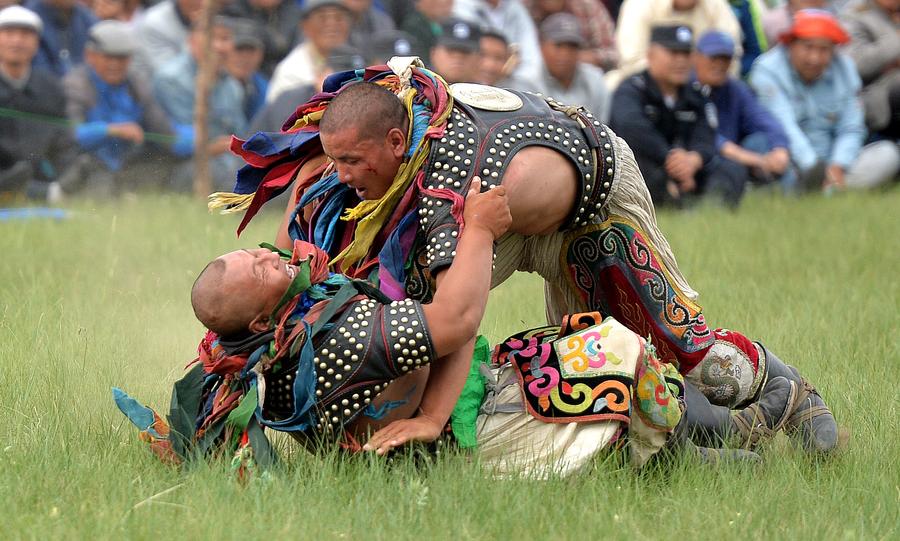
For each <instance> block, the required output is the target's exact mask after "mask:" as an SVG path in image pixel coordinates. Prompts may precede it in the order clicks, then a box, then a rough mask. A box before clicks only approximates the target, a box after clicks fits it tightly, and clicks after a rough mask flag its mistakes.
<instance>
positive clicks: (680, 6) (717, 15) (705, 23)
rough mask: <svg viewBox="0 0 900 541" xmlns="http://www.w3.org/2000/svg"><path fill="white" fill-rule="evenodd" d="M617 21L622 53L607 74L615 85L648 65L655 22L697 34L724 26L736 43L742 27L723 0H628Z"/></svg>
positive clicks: (617, 42)
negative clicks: (679, 27) (649, 46)
mask: <svg viewBox="0 0 900 541" xmlns="http://www.w3.org/2000/svg"><path fill="white" fill-rule="evenodd" d="M618 21H619V22H618V26H617V27H616V44H617V45H618V48H619V55H620V57H619V69H618V70H616V71H615V72H612V73H607V74H606V82H607V84H608V85H609V86H610V88H615V87H616V85H618V84H619V82H620V81H622V80H624V79H625V78H626V77H628V76H629V75H632V74H634V73H637V72H639V71H642V70H643V69H644V68H646V66H647V46H648V44H649V43H650V39H649V37H650V29H651V28H652V27H654V26H657V25H673V24H677V25H683V26H687V27H688V28H690V29H691V31H693V32H694V33H696V34H697V35H700V34H703V33H704V32H706V31H707V30H713V29H716V30H722V31H723V32H726V33H727V34H728V35H730V36H731V37H732V38H733V39H734V41H735V43H740V41H741V27H740V25H739V24H738V20H737V18H735V16H734V13H733V12H732V11H731V7H730V6H729V5H728V2H726V1H724V0H626V1H625V2H624V3H623V4H622V10H621V12H620V13H619V20H618ZM741 54H742V51H737V52H736V56H738V57H740V56H741ZM736 69H737V65H735V70H736ZM734 73H737V71H735V72H734Z"/></svg>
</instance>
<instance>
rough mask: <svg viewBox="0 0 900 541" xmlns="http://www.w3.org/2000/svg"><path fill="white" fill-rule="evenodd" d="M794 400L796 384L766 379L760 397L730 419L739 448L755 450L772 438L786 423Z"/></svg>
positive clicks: (782, 379)
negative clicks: (738, 439)
mask: <svg viewBox="0 0 900 541" xmlns="http://www.w3.org/2000/svg"><path fill="white" fill-rule="evenodd" d="M796 397H797V385H796V384H795V383H794V382H793V381H789V380H788V379H786V378H783V377H780V376H779V377H775V378H771V379H769V381H768V382H767V383H766V386H765V387H763V389H762V392H761V393H760V394H759V398H757V400H756V401H755V402H753V403H752V404H750V405H749V406H747V407H746V408H744V409H742V410H738V411H736V412H734V414H733V415H732V417H731V421H732V423H734V428H735V430H736V432H737V433H738V434H739V435H740V443H741V447H744V448H752V447H755V446H756V444H757V443H759V440H760V439H762V438H771V437H772V436H774V435H775V433H776V432H778V431H779V430H780V429H781V428H782V427H783V426H784V424H785V423H786V422H787V420H788V416H789V415H790V413H791V408H792V406H793V405H794V402H795V400H796Z"/></svg>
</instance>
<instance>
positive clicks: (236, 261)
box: [219, 248, 298, 318]
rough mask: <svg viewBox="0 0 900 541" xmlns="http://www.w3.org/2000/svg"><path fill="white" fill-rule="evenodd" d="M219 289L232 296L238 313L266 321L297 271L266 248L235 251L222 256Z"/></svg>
mask: <svg viewBox="0 0 900 541" xmlns="http://www.w3.org/2000/svg"><path fill="white" fill-rule="evenodd" d="M219 259H221V260H223V261H225V265H226V266H225V276H224V277H223V282H224V283H223V284H222V287H225V288H227V290H228V291H229V292H233V294H234V296H235V297H236V299H235V300H236V301H237V302H238V307H237V308H235V309H238V310H240V312H241V313H246V314H249V315H250V317H251V318H253V317H256V316H263V317H265V318H268V316H269V314H271V313H272V310H274V309H275V306H276V305H277V304H278V301H279V300H281V297H282V296H283V295H284V293H285V292H286V291H287V290H288V287H289V286H290V285H291V281H293V279H294V277H295V276H296V275H297V272H298V269H297V267H296V266H294V265H290V264H288V263H287V262H285V261H284V260H283V259H281V257H280V256H279V255H278V254H276V253H275V252H272V251H271V250H267V249H265V248H258V249H255V250H238V251H236V252H231V253H228V254H225V255H223V256H222V257H220V258H219Z"/></svg>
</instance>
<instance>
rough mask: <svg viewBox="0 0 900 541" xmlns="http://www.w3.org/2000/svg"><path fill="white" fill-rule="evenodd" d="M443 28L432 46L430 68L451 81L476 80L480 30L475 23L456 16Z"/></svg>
mask: <svg viewBox="0 0 900 541" xmlns="http://www.w3.org/2000/svg"><path fill="white" fill-rule="evenodd" d="M442 29H443V31H442V33H441V36H440V37H439V38H438V40H437V43H435V45H434V47H432V49H431V55H430V56H431V65H430V66H429V67H430V68H431V69H432V70H434V71H435V72H437V73H438V74H439V75H440V76H441V77H443V78H444V79H445V80H446V81H447V82H448V83H451V84H452V83H474V82H476V81H478V72H479V67H480V66H479V53H480V47H481V44H480V43H479V40H480V39H481V32H480V31H479V30H478V28H476V27H475V25H474V24H471V23H468V22H466V21H463V20H462V19H455V18H450V19H447V21H445V22H444V24H443V25H442Z"/></svg>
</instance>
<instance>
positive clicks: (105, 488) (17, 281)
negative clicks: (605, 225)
mask: <svg viewBox="0 0 900 541" xmlns="http://www.w3.org/2000/svg"><path fill="white" fill-rule="evenodd" d="M73 212H74V214H73V217H72V218H71V219H69V220H66V221H62V222H38V221H35V222H19V223H2V224H0V230H2V236H0V254H2V255H0V261H2V263H0V337H2V340H0V527H2V528H0V537H2V538H6V539H20V538H35V539H47V538H52V539H84V538H94V537H99V538H122V537H124V538H136V539H149V538H159V537H163V538H167V537H171V538H179V539H181V538H184V539H237V538H240V539H275V538H279V537H290V538H294V539H311V540H315V539H416V538H419V539H432V538H435V539H491V540H493V539H499V540H506V539H582V540H593V539H604V538H606V539H666V538H669V539H694V538H702V539H898V538H900V437H898V431H900V423H898V416H900V408H898V402H900V401H898V385H900V378H898V375H897V374H898V371H900V278H898V269H900V241H898V234H900V190H897V189H894V190H892V191H890V192H879V193H873V194H847V195H844V196H841V197H834V198H829V199H824V198H819V197H810V198H808V199H804V200H785V199H783V198H780V197H774V196H770V195H767V194H759V193H756V194H752V196H751V197H750V198H749V199H748V200H747V201H746V203H745V204H744V206H743V207H742V208H741V209H740V211H739V212H738V213H736V214H730V213H727V212H725V211H722V210H719V209H715V208H704V209H700V210H697V211H694V212H690V213H682V214H674V213H665V214H663V215H662V216H661V222H662V227H663V230H664V231H665V232H666V233H667V236H668V238H669V241H670V242H671V244H672V246H673V248H674V249H675V252H676V254H677V255H678V258H679V262H680V264H681V266H682V269H683V271H684V273H685V274H686V275H687V276H688V278H689V280H690V281H691V283H692V285H693V286H694V287H695V288H696V289H698V290H699V291H700V292H701V293H702V297H701V300H702V301H703V304H704V307H705V309H706V314H707V320H708V322H709V323H710V325H711V326H722V327H730V328H734V329H738V330H741V331H743V332H744V333H746V334H747V335H749V336H751V337H754V338H759V339H761V340H763V341H764V342H765V344H766V345H767V346H768V347H770V348H771V349H772V350H773V351H775V352H776V353H777V354H778V355H779V356H781V357H782V358H784V359H785V360H787V361H789V362H791V363H793V364H796V365H797V366H799V367H800V369H801V371H802V372H803V373H804V374H806V375H807V376H808V377H809V379H811V380H812V381H813V382H814V383H815V384H817V385H818V387H819V388H820V390H821V391H822V393H823V395H824V396H825V397H826V399H827V400H828V402H829V404H830V405H831V406H832V409H833V410H834V412H835V416H836V417H837V418H838V421H839V423H840V424H842V425H844V426H846V427H848V428H849V429H850V431H851V432H852V437H851V440H850V444H849V447H848V448H847V449H846V451H845V452H843V453H842V454H841V455H839V456H836V457H832V458H830V459H828V460H814V459H811V458H810V457H807V456H805V455H804V454H803V453H801V452H799V451H797V450H795V449H794V448H793V447H792V445H791V444H790V442H789V441H788V440H787V439H786V438H784V437H783V436H781V437H779V439H777V440H776V441H774V442H772V443H771V444H770V445H769V446H768V447H766V448H764V449H763V452H764V455H765V459H766V460H765V463H764V464H763V465H762V466H760V467H756V468H752V467H747V466H729V467H721V468H712V467H707V466H701V465H698V464H694V463H693V462H691V461H689V460H686V459H679V460H676V461H675V462H674V463H672V464H671V465H669V466H668V467H665V468H653V469H650V470H647V471H643V472H641V473H640V474H636V473H634V472H633V471H631V470H630V469H628V468H624V467H621V466H619V465H618V463H617V462H616V461H614V460H613V461H605V462H600V463H597V464H596V466H595V468H594V469H593V470H592V471H591V472H588V473H586V474H584V475H580V476H577V477H574V478H570V479H565V480H551V481H545V482H534V481H526V480H513V481H496V480H491V479H490V478H489V476H487V475H486V474H485V473H484V472H483V471H481V470H480V469H479V468H478V465H477V460H475V459H472V458H470V457H466V456H463V455H458V454H453V453H450V454H445V455H443V456H441V457H439V458H438V459H437V460H436V461H435V462H433V463H431V464H426V465H423V466H421V467H417V466H416V465H415V464H414V463H413V461H411V460H408V459H398V460H396V461H395V462H394V463H392V464H385V463H384V462H383V461H382V460H380V459H378V458H376V457H371V456H367V457H358V458H354V459H346V458H343V457H340V456H338V455H335V454H332V455H328V456H325V457H312V456H309V455H306V454H305V453H303V452H299V451H297V450H295V449H291V446H290V443H289V442H288V441H286V440H284V439H279V440H278V446H279V448H280V449H281V451H282V455H283V456H284V457H285V459H286V460H285V461H284V464H283V466H282V468H281V469H280V470H277V471H275V472H274V475H272V476H271V477H270V478H268V479H256V480H254V481H253V482H251V483H250V484H249V485H247V486H241V485H240V484H238V483H237V482H235V480H234V479H233V478H232V477H231V476H230V475H229V471H228V466H227V465H226V464H213V465H210V466H208V467H200V468H196V469H194V470H191V471H180V470H176V469H173V468H170V467H167V466H164V465H162V464H161V463H159V462H158V461H157V460H156V459H155V458H154V457H153V456H152V455H151V454H150V453H149V451H148V450H147V449H146V448H145V446H144V444H143V443H141V442H140V441H138V440H137V437H136V436H137V434H136V430H134V429H133V427H132V426H131V425H130V424H128V423H127V422H126V421H125V420H124V417H123V416H121V415H120V414H119V412H118V410H117V409H116V408H115V406H114V405H113V402H112V400H111V396H110V387H112V386H119V387H122V388H124V389H126V390H127V391H128V392H129V393H130V394H132V395H133V396H135V397H136V398H138V399H140V400H142V401H143V402H144V403H147V404H150V405H153V406H155V407H157V409H159V410H161V411H165V410H166V409H167V407H168V397H169V392H170V390H171V385H172V383H173V382H174V381H175V380H176V379H178V378H179V377H180V374H181V373H182V368H183V367H184V365H185V363H186V362H187V361H189V360H191V359H192V358H193V355H194V353H195V348H196V344H197V342H198V341H199V339H200V338H201V332H202V329H201V328H200V325H199V324H198V323H197V322H196V321H194V320H193V316H192V313H191V309H190V305H189V289H190V285H191V283H192V281H193V278H194V276H195V275H196V274H197V272H199V270H200V269H201V268H202V267H203V265H204V264H205V263H206V262H207V261H208V260H209V259H211V258H212V257H214V256H216V255H219V254H220V253H223V252H225V251H228V250H230V249H234V248H237V247H245V246H250V245H253V244H255V243H257V242H260V241H264V240H271V239H272V237H273V236H274V231H275V228H276V225H277V222H278V216H277V215H274V214H272V215H267V216H262V217H260V218H258V219H257V220H255V221H254V223H253V225H252V226H251V227H250V228H249V230H248V231H247V232H245V233H244V235H243V237H242V239H240V240H238V239H236V238H235V235H234V229H235V226H236V224H237V220H236V219H235V218H234V217H221V216H210V215H208V214H207V213H206V212H205V210H204V208H203V206H202V204H200V203H198V202H195V201H192V200H189V199H186V198H178V197H162V196H147V197H141V198H139V199H138V200H129V201H123V202H120V203H118V204H116V205H112V204H110V205H98V206H94V205H91V204H87V203H76V204H74V205H73ZM539 292H540V282H539V280H537V279H536V278H535V277H532V276H528V275H518V276H516V277H514V279H513V280H511V281H509V282H507V283H506V284H505V285H504V286H502V287H501V288H500V289H498V290H495V292H494V294H493V297H492V301H491V305H490V307H489V312H488V314H487V317H486V319H485V321H484V324H483V332H484V334H486V335H488V336H489V337H490V338H491V339H492V340H497V339H501V338H503V337H504V336H505V335H507V334H509V333H511V332H514V331H516V330H519V329H521V328H523V327H526V326H536V325H539V324H542V323H543V320H542V314H543V308H542V300H541V297H540V294H539ZM276 536H277V537H276Z"/></svg>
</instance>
